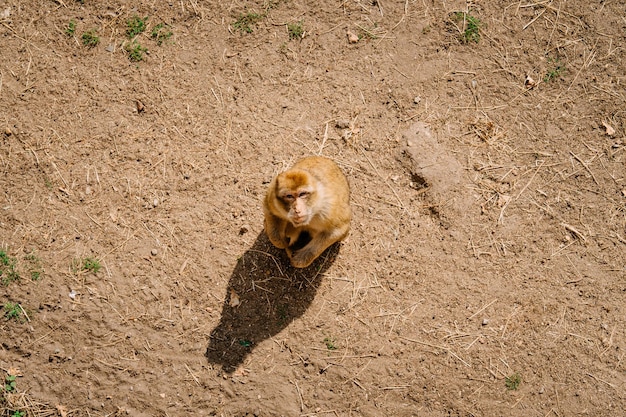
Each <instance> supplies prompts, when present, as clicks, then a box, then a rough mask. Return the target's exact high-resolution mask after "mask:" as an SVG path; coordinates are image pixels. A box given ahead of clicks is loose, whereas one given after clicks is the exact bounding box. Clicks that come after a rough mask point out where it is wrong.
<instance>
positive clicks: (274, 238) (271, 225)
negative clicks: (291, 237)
mask: <svg viewBox="0 0 626 417" xmlns="http://www.w3.org/2000/svg"><path fill="white" fill-rule="evenodd" d="M285 226H286V221H285V220H283V219H281V218H280V217H278V216H274V215H273V214H271V213H266V214H265V233H266V234H267V237H268V238H269V240H270V242H272V245H274V246H276V247H277V248H278V249H285V248H286V247H287V245H288V242H287V239H286V238H285Z"/></svg>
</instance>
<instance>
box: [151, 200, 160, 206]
mask: <svg viewBox="0 0 626 417" xmlns="http://www.w3.org/2000/svg"><path fill="white" fill-rule="evenodd" d="M152 205H153V206H154V207H156V206H158V205H159V199H158V198H155V199H154V201H152Z"/></svg>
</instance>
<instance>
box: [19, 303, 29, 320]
mask: <svg viewBox="0 0 626 417" xmlns="http://www.w3.org/2000/svg"><path fill="white" fill-rule="evenodd" d="M17 305H18V306H20V310H22V313H24V317H26V320H28V322H29V323H30V317H28V313H26V310H24V307H22V305H21V304H20V303H17Z"/></svg>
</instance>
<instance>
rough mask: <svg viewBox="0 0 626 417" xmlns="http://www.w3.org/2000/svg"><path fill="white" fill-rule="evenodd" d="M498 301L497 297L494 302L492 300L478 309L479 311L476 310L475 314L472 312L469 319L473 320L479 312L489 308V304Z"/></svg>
mask: <svg viewBox="0 0 626 417" xmlns="http://www.w3.org/2000/svg"><path fill="white" fill-rule="evenodd" d="M496 301H498V299H497V298H494V300H493V301H492V302H490V303H489V304H486V305H485V306H484V307H483V308H481V309H480V310H478V311H477V312H475V313H474V314H472V315H471V316H469V317H468V318H467V319H468V320H471V319H473V318H474V317H476V316H477V315H478V314H480V313H481V312H483V311H484V310H485V309H486V308H488V307H489V306H491V305H492V304H493V303H495V302H496Z"/></svg>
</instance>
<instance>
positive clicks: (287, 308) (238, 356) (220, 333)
mask: <svg viewBox="0 0 626 417" xmlns="http://www.w3.org/2000/svg"><path fill="white" fill-rule="evenodd" d="M340 246H341V244H340V243H335V244H334V245H332V246H331V247H330V248H328V249H327V250H326V251H325V252H324V253H323V254H322V255H321V256H320V257H319V258H317V259H316V260H315V261H314V262H313V263H312V264H311V265H310V266H308V267H307V268H302V269H298V268H294V267H292V266H291V265H290V264H289V259H288V258H287V254H286V253H285V251H284V250H281V249H277V248H276V247H274V246H273V245H272V244H271V243H270V241H269V239H268V238H267V236H266V235H265V233H264V232H261V233H260V234H259V236H258V237H257V239H256V241H255V242H254V244H253V245H252V247H251V248H250V249H248V250H247V251H246V253H244V255H243V256H242V257H241V258H240V259H239V260H238V262H237V265H236V266H235V269H234V270H233V273H232V275H231V277H230V281H229V282H228V290H227V292H226V298H225V300H224V304H223V306H222V316H221V318H220V322H219V324H218V325H217V326H216V327H215V328H214V329H213V330H212V331H211V336H210V341H209V346H208V348H207V350H206V357H207V359H208V360H209V362H211V363H214V364H217V365H221V367H222V369H223V370H224V372H229V373H230V372H232V371H234V370H235V369H236V368H237V367H238V366H239V365H241V364H242V363H243V361H244V360H245V358H246V356H247V355H248V354H249V353H250V352H252V350H253V349H254V347H255V346H256V345H258V344H259V343H261V342H262V341H264V340H266V339H268V338H270V337H272V336H274V335H276V334H277V333H279V332H280V331H281V330H283V329H284V328H285V327H287V326H288V325H289V323H291V322H292V321H293V320H294V319H296V318H298V317H300V316H301V315H302V314H304V312H305V311H306V310H307V309H308V307H309V306H310V305H311V302H312V301H313V299H314V298H315V294H316V292H317V289H318V288H319V286H320V283H321V280H322V275H323V273H324V271H326V270H327V269H328V267H329V266H330V265H332V263H333V262H334V261H335V259H336V257H337V254H338V252H339V247H340Z"/></svg>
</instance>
